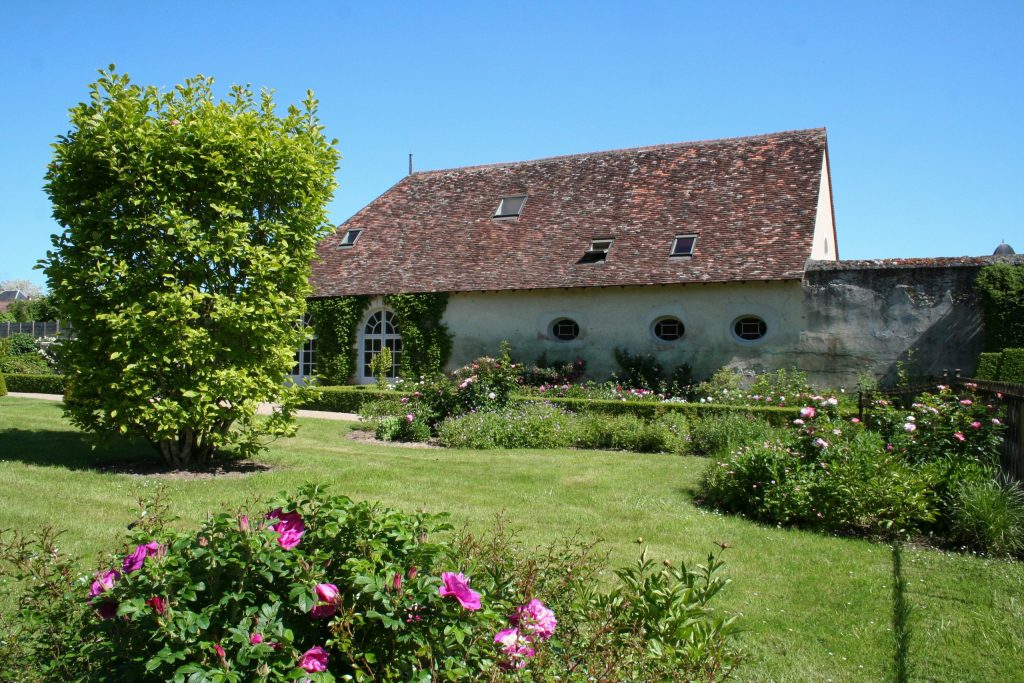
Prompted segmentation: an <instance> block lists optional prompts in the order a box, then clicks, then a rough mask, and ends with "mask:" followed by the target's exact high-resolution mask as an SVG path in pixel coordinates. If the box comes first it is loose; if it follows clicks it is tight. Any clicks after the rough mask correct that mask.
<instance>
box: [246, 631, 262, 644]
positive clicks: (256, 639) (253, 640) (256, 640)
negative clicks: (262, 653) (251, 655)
mask: <svg viewBox="0 0 1024 683" xmlns="http://www.w3.org/2000/svg"><path fill="white" fill-rule="evenodd" d="M262 642H263V636H261V635H260V634H259V633H250V634H249V644H250V645H259V644H260V643H262Z"/></svg>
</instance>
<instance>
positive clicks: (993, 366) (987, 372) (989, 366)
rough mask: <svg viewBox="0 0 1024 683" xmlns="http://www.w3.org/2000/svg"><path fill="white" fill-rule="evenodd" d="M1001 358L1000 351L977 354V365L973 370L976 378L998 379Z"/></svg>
mask: <svg viewBox="0 0 1024 683" xmlns="http://www.w3.org/2000/svg"><path fill="white" fill-rule="evenodd" d="M1002 358H1003V354H1002V353H993V352H985V353H981V354H979V355H978V367H977V368H976V369H975V371H974V376H975V377H977V378H978V379H987V380H997V379H999V364H1000V361H1001V360H1002Z"/></svg>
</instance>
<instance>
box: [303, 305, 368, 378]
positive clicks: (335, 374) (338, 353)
mask: <svg viewBox="0 0 1024 683" xmlns="http://www.w3.org/2000/svg"><path fill="white" fill-rule="evenodd" d="M369 305H370V297H368V296H340V297H334V298H330V299H310V300H309V301H308V302H307V304H306V306H307V309H308V310H309V312H310V313H311V314H312V325H313V328H314V329H315V330H316V335H317V348H316V354H317V356H316V377H317V383H318V384H320V385H325V386H334V385H343V384H346V383H348V381H349V378H350V377H352V375H353V374H354V373H355V371H356V367H357V362H358V357H359V353H358V350H357V349H356V342H357V339H358V333H359V323H360V321H361V320H362V318H363V314H364V313H365V312H366V309H367V308H368V307H369Z"/></svg>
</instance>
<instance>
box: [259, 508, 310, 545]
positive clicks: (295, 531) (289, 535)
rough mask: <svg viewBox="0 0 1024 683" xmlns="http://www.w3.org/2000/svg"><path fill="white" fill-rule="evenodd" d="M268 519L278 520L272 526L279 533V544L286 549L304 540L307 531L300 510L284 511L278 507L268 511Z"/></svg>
mask: <svg viewBox="0 0 1024 683" xmlns="http://www.w3.org/2000/svg"><path fill="white" fill-rule="evenodd" d="M267 519H276V520H278V521H277V522H275V523H274V524H271V525H270V528H271V529H273V530H274V531H276V532H277V533H278V534H279V536H278V537H277V544H278V545H280V546H281V547H282V548H284V549H285V550H291V549H292V548H294V547H295V546H297V545H298V544H299V541H301V540H302V534H304V533H306V525H305V524H303V522H302V515H300V514H299V513H298V512H282V511H281V508H276V509H274V510H271V511H270V512H268V513H267Z"/></svg>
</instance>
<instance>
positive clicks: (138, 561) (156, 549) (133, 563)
mask: <svg viewBox="0 0 1024 683" xmlns="http://www.w3.org/2000/svg"><path fill="white" fill-rule="evenodd" d="M163 552H164V547H163V546H162V545H160V544H159V543H157V542H156V541H150V542H149V543H146V544H144V545H140V546H136V547H135V550H134V551H132V553H131V554H130V555H128V557H126V558H124V562H122V563H121V570H122V571H124V573H125V574H130V573H132V572H134V571H138V570H140V569H142V565H143V564H145V563H146V558H147V557H153V556H154V555H160V554H163Z"/></svg>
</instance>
